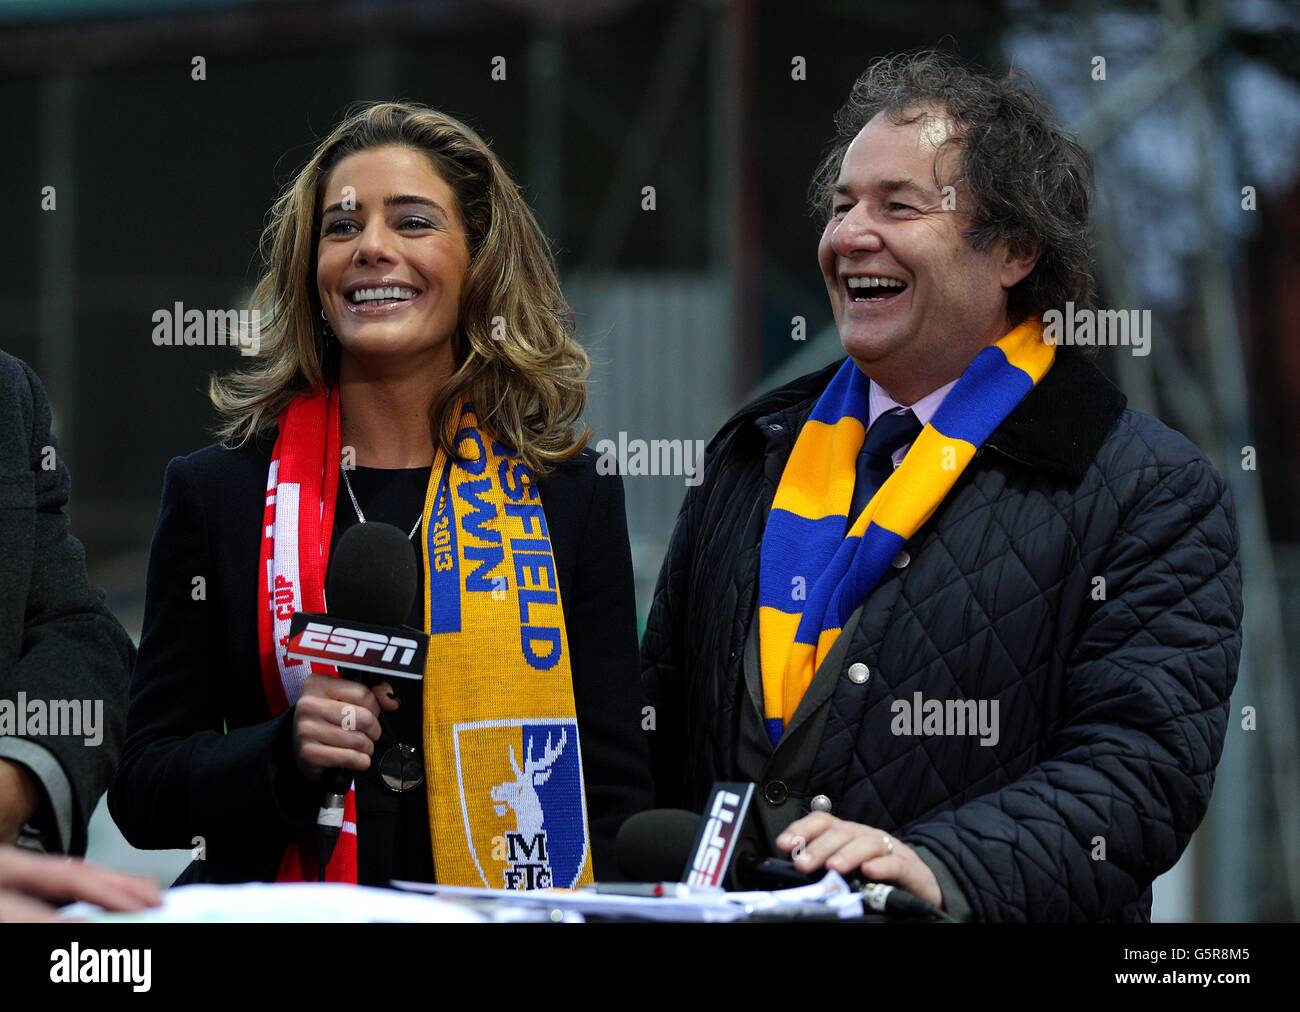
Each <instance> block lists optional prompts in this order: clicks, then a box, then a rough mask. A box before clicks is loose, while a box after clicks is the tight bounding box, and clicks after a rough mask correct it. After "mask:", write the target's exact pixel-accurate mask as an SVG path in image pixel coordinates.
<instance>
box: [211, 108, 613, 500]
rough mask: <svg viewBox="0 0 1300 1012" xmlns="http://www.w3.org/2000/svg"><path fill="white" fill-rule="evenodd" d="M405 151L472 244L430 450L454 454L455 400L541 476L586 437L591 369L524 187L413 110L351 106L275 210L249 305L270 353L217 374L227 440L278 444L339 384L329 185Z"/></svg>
mask: <svg viewBox="0 0 1300 1012" xmlns="http://www.w3.org/2000/svg"><path fill="white" fill-rule="evenodd" d="M390 145H396V146H401V147H406V148H411V149H413V150H416V151H422V152H424V154H425V155H426V156H427V157H428V158H429V160H430V162H431V163H432V164H433V167H434V169H435V170H436V171H437V172H438V173H439V174H440V175H441V176H442V178H443V179H444V180H446V182H447V184H448V185H449V186H450V187H451V189H452V191H453V192H454V193H455V195H456V199H457V201H458V203H459V205H460V214H461V218H462V220H463V221H464V223H465V234H466V238H467V240H468V243H469V254H470V259H469V269H468V271H467V272H466V275H465V281H464V284H463V285H462V287H461V302H460V314H459V324H458V326H457V328H456V331H455V333H454V334H453V335H452V338H451V340H452V347H453V356H454V368H453V372H452V375H451V377H450V379H449V380H448V382H447V383H446V384H445V386H444V387H443V389H442V390H438V391H433V390H431V391H430V392H429V393H430V404H429V425H430V432H431V433H432V434H433V436H434V438H435V440H436V441H437V442H439V443H441V445H442V446H443V448H444V449H445V450H446V451H447V453H448V455H449V456H452V457H455V456H456V448H455V445H454V433H455V427H456V426H455V422H456V419H454V418H452V417H451V414H452V412H453V409H454V406H455V403H456V399H457V398H458V397H459V396H460V395H461V394H464V395H465V397H466V399H467V400H468V401H469V403H471V404H472V405H473V406H474V409H475V413H476V414H477V415H478V419H479V424H480V425H482V426H483V427H484V428H485V429H487V430H488V431H489V432H491V433H492V435H493V436H494V437H495V438H497V439H499V440H501V441H503V442H505V443H506V444H507V445H509V446H511V447H513V448H514V449H515V450H517V451H518V452H519V454H520V455H521V456H522V458H523V460H524V462H525V463H526V464H527V465H528V466H529V467H530V468H532V469H533V471H534V472H536V473H537V474H539V475H542V474H545V473H547V472H548V471H550V470H552V469H553V468H554V467H555V465H557V464H559V463H561V462H563V461H565V460H568V459H569V458H571V457H573V456H575V455H576V454H577V453H579V452H580V451H581V450H582V448H583V447H584V446H585V445H586V444H587V442H588V440H589V439H590V438H591V433H590V431H589V430H588V429H587V428H586V426H582V428H581V430H579V428H578V426H579V420H580V418H581V415H582V412H583V409H584V407H585V405H586V391H587V375H588V373H589V372H590V369H591V364H590V360H589V359H588V358H587V353H586V352H585V351H584V350H583V348H582V346H581V345H580V344H578V342H577V340H576V339H575V338H574V334H573V330H574V325H573V312H572V310H571V309H570V308H569V305H568V303H567V302H565V300H564V296H563V294H562V293H561V291H560V284H559V280H558V279H557V278H556V274H555V264H554V261H553V259H552V256H551V251H550V247H549V246H548V245H547V242H546V240H545V238H544V237H543V235H542V232H541V229H540V228H539V227H538V225H537V221H536V219H535V218H534V217H533V214H532V212H531V211H530V210H529V208H528V205H527V204H526V203H525V202H524V199H523V197H522V196H521V195H520V193H519V189H518V187H516V186H515V183H514V181H513V180H512V179H511V178H510V175H509V174H508V173H507V172H506V170H505V168H504V167H503V166H502V165H501V163H500V162H499V161H498V160H497V157H496V156H495V155H494V154H493V153H492V151H491V149H490V148H489V147H488V146H487V144H486V143H484V141H483V140H482V138H480V137H479V136H478V134H477V133H475V132H474V131H473V130H472V129H470V128H469V127H468V126H466V125H465V124H464V123H461V122H460V121H458V120H456V119H454V118H452V117H451V116H448V115H446V114H444V113H440V112H437V111H435V110H433V109H429V108H427V107H425V106H422V105H418V104H415V103H411V102H377V103H371V104H366V105H363V106H360V107H354V109H353V111H350V113H349V115H348V116H347V117H346V118H345V119H344V120H343V122H342V123H340V124H339V125H338V126H337V127H335V129H334V130H333V132H331V133H330V135H329V136H328V137H326V138H325V139H324V140H323V141H322V142H321V143H320V144H319V145H318V146H317V148H316V151H315V152H314V153H313V154H312V156H311V158H310V159H308V161H307V164H306V165H304V166H303V167H302V169H301V170H300V171H299V173H298V175H297V176H296V177H295V178H294V180H293V181H292V182H291V183H290V184H289V186H288V187H287V188H286V189H285V191H284V192H283V193H282V194H281V195H280V197H279V198H278V199H277V200H276V202H275V205H274V207H273V208H272V212H271V218H270V221H269V222H268V223H267V226H266V228H265V230H264V231H263V233H262V242H261V254H262V260H263V262H264V264H265V272H264V273H263V274H262V276H261V279H260V280H259V282H258V284H257V287H256V289H255V290H254V292H253V297H252V301H251V305H250V308H251V309H253V310H256V311H258V313H259V316H260V320H261V341H262V345H263V347H262V354H261V355H260V358H259V361H258V362H257V363H256V364H255V365H254V366H253V367H252V368H250V369H246V370H243V371H239V372H235V373H230V374H227V375H224V376H214V377H212V380H211V382H210V384H209V396H210V397H211V398H212V403H213V404H214V405H215V406H216V408H217V410H218V411H219V412H220V413H221V415H222V419H223V420H222V423H221V425H220V426H219V428H218V430H217V431H218V434H219V435H220V436H221V437H222V438H223V439H226V440H228V441H231V442H233V443H235V444H236V445H238V444H240V443H243V442H245V441H247V440H248V439H249V438H251V437H254V436H258V435H265V434H267V433H269V431H270V430H271V429H272V427H273V426H274V425H275V423H276V420H277V419H278V417H279V415H280V412H281V411H282V410H283V409H284V408H285V407H286V406H287V405H288V404H289V402H290V401H291V400H293V398H294V397H296V396H298V395H299V394H304V393H313V392H316V391H319V390H321V389H323V388H324V387H325V386H327V385H328V384H329V383H332V382H335V381H336V380H337V369H338V355H339V346H338V343H337V341H327V338H326V335H325V331H324V326H325V323H324V320H323V319H322V317H321V303H320V297H319V294H318V291H317V286H316V242H317V237H318V235H319V234H320V216H321V207H322V199H323V196H324V186H325V181H326V180H327V179H328V177H329V173H330V171H331V170H332V169H333V168H334V167H335V166H336V165H337V164H338V163H339V162H340V161H342V160H343V159H344V158H346V157H348V156H349V155H352V154H355V153H356V152H358V151H365V150H369V149H371V148H378V147H387V146H390Z"/></svg>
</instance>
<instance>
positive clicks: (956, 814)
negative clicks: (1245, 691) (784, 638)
mask: <svg viewBox="0 0 1300 1012" xmlns="http://www.w3.org/2000/svg"><path fill="white" fill-rule="evenodd" d="M838 365H839V363H838V362H837V363H834V364H832V365H831V366H829V367H828V368H826V369H825V370H823V371H821V372H819V373H815V374H813V375H811V376H806V377H804V378H802V379H799V380H796V381H795V382H793V383H791V384H789V385H788V386H785V387H782V388H781V389H779V390H776V391H774V392H772V393H770V394H767V395H765V396H763V397H761V398H760V399H758V400H757V401H755V402H753V403H751V404H750V405H748V406H747V407H745V408H743V409H742V410H741V411H740V412H738V413H737V414H736V415H735V416H734V417H733V418H732V419H731V420H730V421H729V422H727V424H726V425H725V426H724V427H723V428H722V429H721V430H720V431H719V433H718V434H717V436H715V437H714V439H713V441H712V442H711V443H710V444H709V449H708V454H707V458H706V466H705V471H704V478H703V481H702V483H701V484H700V485H699V486H697V487H694V488H691V489H690V490H688V492H687V495H686V500H685V503H684V504H683V506H682V509H681V513H680V515H679V517H678V520H677V524H676V527H675V529H674V532H673V536H672V542H671V545H670V547H669V551H668V555H667V558H666V559H665V561H664V565H663V569H662V572H661V573H660V576H659V582H658V586H657V588H656V590H655V596H654V603H653V606H652V609H651V612H650V617H649V621H648V626H647V629H646V632H645V637H644V640H643V644H642V654H643V661H642V671H643V678H644V682H645V690H646V695H647V702H648V703H649V704H651V705H652V706H653V707H654V708H655V728H654V730H651V731H648V732H647V736H648V738H649V740H650V746H651V752H652V756H653V761H654V772H655V779H656V794H657V798H656V803H657V804H658V805H660V806H663V807H687V808H691V809H694V810H697V811H698V810H700V809H701V808H702V807H703V804H704V799H705V797H706V795H707V793H708V790H709V788H710V786H711V785H712V783H713V782H714V781H716V780H729V779H738V777H737V774H736V770H735V756H736V749H737V729H738V722H739V716H740V709H739V708H740V703H741V699H742V696H741V693H742V691H743V677H742V675H741V662H742V653H743V646H744V643H745V636H746V633H747V632H748V629H749V624H750V623H751V622H752V621H754V620H755V616H756V593H757V587H758V549H759V542H760V539H761V536H762V530H763V526H764V523H765V520H766V516H767V511H768V510H769V508H770V507H771V503H772V498H773V495H774V493H775V490H776V483H777V482H778V480H779V479H780V476H781V470H782V468H783V466H784V464H785V461H786V459H787V457H788V455H789V452H790V448H791V446H792V445H793V440H794V438H795V436H796V435H797V434H798V431H799V429H800V427H801V426H802V425H803V422H804V420H805V419H806V418H807V416H808V414H809V412H810V411H811V409H812V406H813V404H814V402H815V401H816V399H817V396H818V395H819V394H820V393H821V392H822V390H823V389H825V387H826V384H827V383H828V382H829V380H830V377H831V376H832V375H833V374H834V371H835V369H836V368H837V367H838ZM907 551H908V553H909V554H910V556H911V561H910V563H909V564H908V565H906V566H905V567H904V568H897V569H891V570H890V571H889V573H888V574H887V575H886V576H885V578H884V579H883V580H882V582H881V583H880V584H879V585H878V586H877V587H876V589H875V590H874V591H873V592H872V594H871V595H870V597H869V598H868V599H867V601H866V604H865V608H864V610H863V614H862V617H861V619H860V621H859V623H858V625H857V628H856V629H855V630H854V633H853V636H852V641H851V644H850V646H849V649H848V651H847V654H846V655H845V657H844V658H843V663H842V669H843V670H841V672H840V675H841V677H839V679H838V681H837V683H836V688H835V692H834V695H833V697H832V701H831V704H830V705H831V710H830V714H829V716H828V718H827V721H826V728H825V733H824V735H823V737H822V741H821V745H820V747H819V749H818V755H817V759H816V760H815V762H814V766H813V769H812V773H811V780H810V783H809V786H808V794H809V795H810V796H811V795H813V794H825V795H826V796H828V797H830V798H833V799H835V808H834V811H835V815H837V816H838V817H840V818H843V819H850V820H852V821H855V822H861V823H865V824H868V825H871V826H875V827H879V828H881V829H884V830H886V831H888V832H891V833H894V834H895V835H896V836H897V837H898V838H899V839H902V840H904V841H906V842H908V843H910V844H913V845H922V846H924V847H926V848H928V849H929V850H930V851H931V852H932V853H933V854H935V855H937V856H938V857H939V858H940V860H942V861H943V863H944V864H945V865H947V867H948V868H949V870H950V871H951V873H952V875H953V876H954V878H955V879H956V882H957V884H958V885H959V886H960V888H961V890H962V892H963V893H964V895H965V898H966V900H967V901H968V902H969V903H970V906H971V908H972V914H973V918H974V919H975V920H987V921H1065V920H1089V921H1095V920H1119V921H1139V920H1148V919H1149V918H1150V910H1151V889H1150V885H1151V881H1152V880H1153V879H1154V878H1155V877H1156V876H1157V875H1159V874H1161V873H1162V872H1164V871H1166V870H1167V869H1168V868H1170V867H1171V866H1172V865H1173V864H1174V862H1175V861H1176V860H1177V858H1178V856H1179V854H1181V853H1182V851H1183V849H1184V847H1185V846H1186V845H1187V842H1188V840H1189V838H1190V837H1191V834H1192V832H1193V830H1195V828H1196V827H1197V825H1198V824H1199V823H1200V821H1201V819H1202V817H1203V816H1204V815H1205V810H1206V806H1207V804H1208V802H1209V799H1210V791H1211V788H1212V786H1213V783H1214V770H1215V766H1216V764H1217V763H1218V760H1219V756H1220V754H1221V752H1222V750H1223V742H1224V733H1225V729H1226V725H1227V717H1228V697H1229V694H1230V693H1231V691H1232V687H1233V684H1234V682H1235V681H1236V675H1237V661H1238V656H1239V653H1240V648H1241V632H1240V625H1241V608H1242V605H1241V569H1240V564H1239V562H1238V556H1237V531H1236V522H1235V519H1234V515H1233V507H1232V502H1231V498H1230V494H1229V492H1228V489H1227V486H1226V485H1225V483H1224V481H1223V479H1222V478H1221V477H1220V475H1219V474H1218V473H1217V472H1216V470H1215V469H1214V467H1213V466H1212V465H1211V464H1210V462H1209V461H1208V460H1207V459H1206V458H1205V456H1204V455H1203V454H1202V453H1201V452H1200V451H1199V450H1198V449H1197V448H1196V447H1195V446H1193V445H1192V443H1190V442H1189V441H1188V440H1187V439H1186V438H1185V437H1183V436H1182V435H1180V434H1179V433H1177V432H1175V431H1173V430H1172V429H1170V428H1168V427H1167V426H1165V425H1163V424H1162V423H1161V422H1159V421H1157V420H1156V419H1154V418H1152V417H1150V416H1149V415H1145V414H1142V413H1141V412H1137V411H1133V410H1129V409H1127V408H1126V406H1125V400H1124V397H1123V395H1122V394H1121V393H1120V392H1119V391H1118V390H1116V389H1115V387H1114V386H1112V385H1111V384H1110V383H1109V382H1108V381H1107V380H1106V379H1105V377H1104V376H1102V374H1101V373H1100V372H1099V371H1098V370H1097V369H1096V368H1095V367H1094V366H1093V365H1092V364H1091V363H1090V362H1089V361H1087V360H1086V359H1085V358H1084V357H1083V356H1082V355H1080V354H1079V353H1078V352H1076V351H1075V350H1074V349H1070V348H1061V349H1058V355H1057V360H1056V364H1055V365H1054V366H1053V368H1052V369H1051V371H1050V372H1049V373H1048V374H1047V376H1046V377H1044V379H1043V380H1042V382H1041V383H1040V384H1039V385H1038V387H1037V388H1035V390H1033V391H1032V392H1031V393H1030V394H1029V396H1028V397H1026V399H1025V400H1024V401H1023V402H1022V403H1021V404H1020V405H1019V406H1018V407H1017V408H1016V410H1015V411H1013V412H1012V414H1011V415H1009V416H1008V417H1007V419H1006V420H1005V421H1004V422H1003V424H1002V426H1000V427H999V428H998V430H997V431H996V432H994V434H993V435H992V436H991V437H990V439H989V440H988V442H987V443H986V444H985V446H984V447H983V448H982V450H981V451H980V453H979V454H978V456H977V457H976V459H975V460H973V461H972V462H971V464H970V466H969V467H968V468H967V469H966V471H965V472H964V473H963V474H962V475H961V477H960V478H959V479H958V482H957V484H956V486H955V487H954V488H953V489H952V491H951V492H950V493H949V495H948V497H947V499H946V500H945V501H944V503H943V505H942V506H941V507H940V509H939V510H938V511H937V512H936V514H935V515H934V516H933V517H932V518H931V519H930V521H929V522H928V523H927V524H926V525H925V526H924V527H922V528H921V530H919V531H918V532H917V533H916V535H914V536H913V538H912V539H911V540H910V541H909V542H908V545H907ZM857 662H861V663H865V664H867V665H868V666H869V669H870V671H871V677H870V679H869V680H868V681H867V682H866V684H856V683H855V682H854V681H852V680H851V679H849V678H848V677H846V676H845V671H847V669H848V667H849V666H850V665H852V664H854V663H857ZM916 692H920V693H921V694H922V698H923V699H926V700H929V699H948V698H965V699H974V700H981V699H983V700H990V701H991V700H995V699H996V700H997V701H998V706H999V711H998V712H999V718H1000V721H999V723H1000V727H999V732H1000V737H999V740H998V741H997V744H996V745H993V746H985V745H981V744H980V743H979V740H978V736H973V735H968V736H947V737H945V736H930V737H927V736H907V735H897V734H893V733H891V730H890V724H891V720H893V718H894V714H893V712H892V711H891V709H890V704H891V703H893V702H894V701H895V700H896V699H907V700H913V699H914V693H916ZM1103 848H1104V855H1105V856H1104V859H1098V857H1099V855H1100V854H1102V853H1103Z"/></svg>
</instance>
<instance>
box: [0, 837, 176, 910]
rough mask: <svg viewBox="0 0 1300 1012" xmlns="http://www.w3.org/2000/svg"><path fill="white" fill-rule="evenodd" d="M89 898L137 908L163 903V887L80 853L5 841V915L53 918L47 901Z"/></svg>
mask: <svg viewBox="0 0 1300 1012" xmlns="http://www.w3.org/2000/svg"><path fill="white" fill-rule="evenodd" d="M74 900H84V901H85V902H87V903H94V904H95V905H96V906H100V907H103V908H104V909H105V910H114V911H123V912H127V913H130V912H133V911H136V910H142V909H143V908H145V907H156V906H158V905H159V904H161V903H162V894H161V893H160V892H159V891H158V886H157V885H156V884H155V883H154V882H152V881H151V880H149V879H147V878H143V877H141V876H139V875H127V874H125V873H123V872H118V871H110V870H109V869H107V868H97V867H96V866H94V865H92V864H86V863H85V862H84V861H82V860H80V859H79V858H73V857H56V856H53V855H49V856H47V855H44V854H27V853H24V852H23V851H21V850H19V849H18V848H17V847H6V846H0V920H23V921H26V920H37V919H52V918H53V917H54V915H55V911H54V909H53V908H52V907H51V906H49V905H47V902H48V903H54V904H60V903H70V902H72V901H74Z"/></svg>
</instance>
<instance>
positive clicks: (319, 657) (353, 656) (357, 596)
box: [286, 521, 429, 882]
mask: <svg viewBox="0 0 1300 1012" xmlns="http://www.w3.org/2000/svg"><path fill="white" fill-rule="evenodd" d="M415 565H416V563H415V553H414V552H413V551H412V550H411V542H410V539H409V538H408V536H407V535H406V534H405V533H404V532H403V531H401V530H399V529H398V528H396V527H394V526H393V525H392V524H384V523H376V522H375V521H370V522H368V523H361V524H356V525H355V526H353V527H349V528H348V529H347V530H346V531H344V532H343V535H342V536H341V537H340V538H339V543H338V545H337V547H335V549H334V551H333V553H332V555H331V556H330V564H329V572H328V573H327V574H326V577H325V606H326V608H327V609H328V611H327V613H326V614H323V615H322V614H317V613H311V612H296V613H295V614H294V615H293V617H292V618H291V619H290V622H289V644H288V648H287V650H286V653H287V654H288V656H290V657H293V658H296V659H298V660H303V661H314V662H317V663H324V664H331V665H334V666H336V667H337V668H338V672H339V676H340V677H341V678H346V679H348V680H349V681H353V682H360V683H362V684H363V685H369V684H372V683H373V681H374V676H376V675H382V676H390V675H395V676H397V677H399V678H415V679H420V678H423V677H424V658H425V654H426V652H427V651H428V645H429V635H428V633H425V632H423V631H420V630H416V629H411V628H409V627H407V626H405V625H403V624H402V623H403V622H405V620H406V617H407V616H408V615H409V614H410V612H411V605H412V604H413V603H414V601H415V587H416V573H415ZM352 781H353V773H352V771H351V770H340V769H331V770H324V771H323V772H322V773H321V786H322V788H323V789H324V798H323V800H322V802H321V807H320V812H319V813H318V814H317V816H316V856H317V879H318V881H322V882H323V881H324V880H325V867H326V865H328V864H329V860H330V857H331V856H332V855H333V854H334V847H335V845H336V844H337V843H338V838H339V833H340V832H342V830H343V805H344V800H345V799H346V798H347V793H348V790H349V788H351V786H352Z"/></svg>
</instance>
